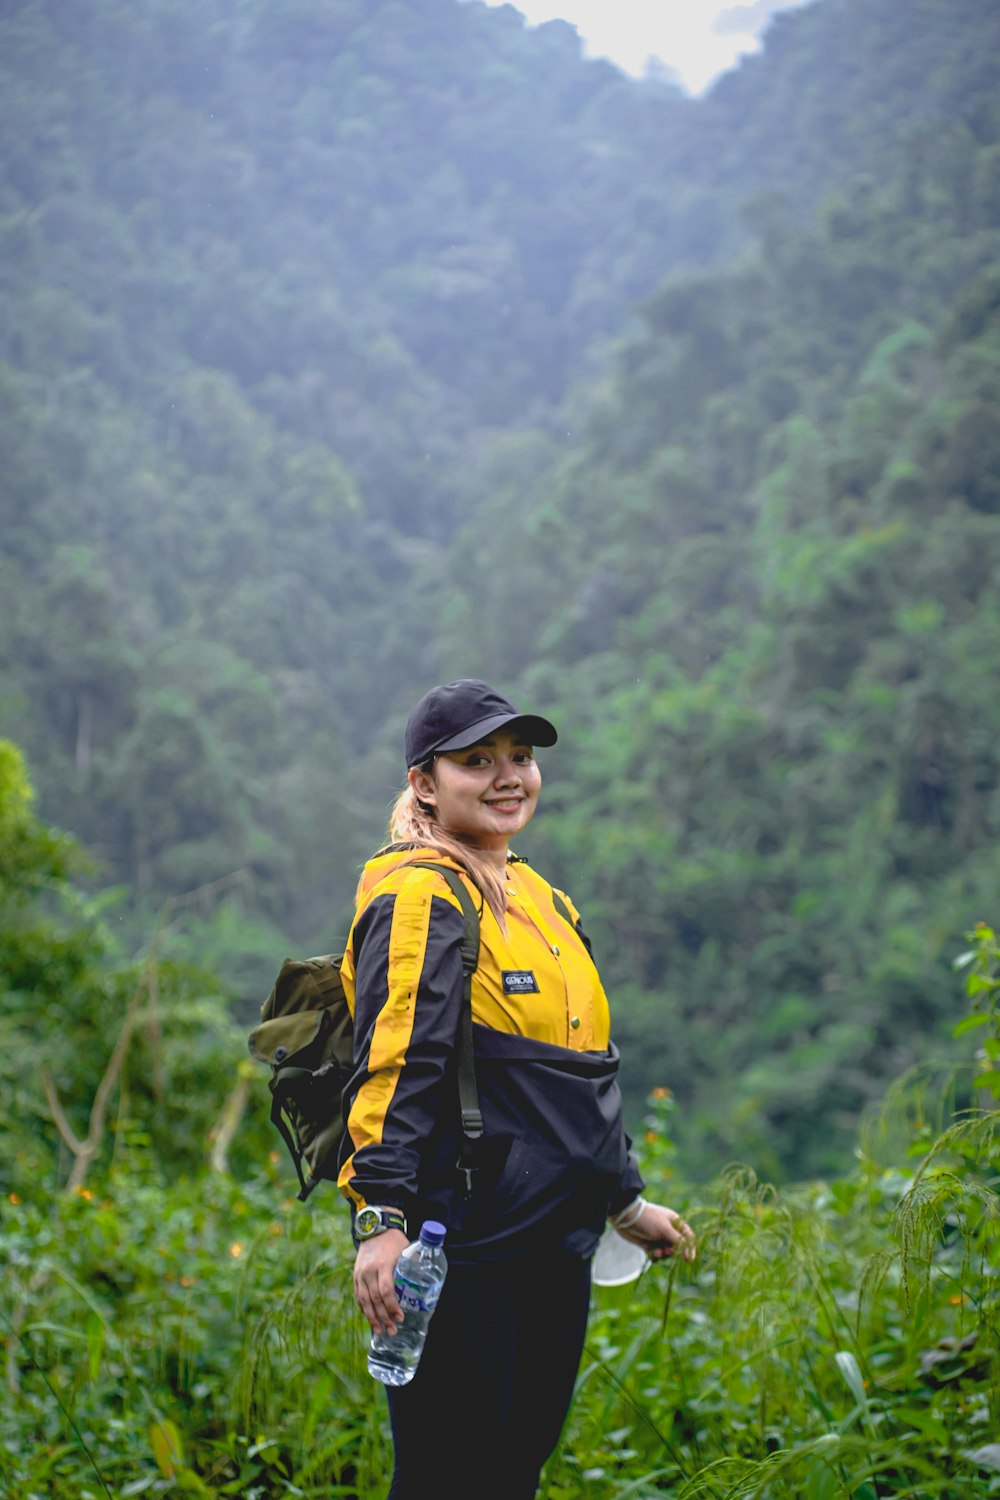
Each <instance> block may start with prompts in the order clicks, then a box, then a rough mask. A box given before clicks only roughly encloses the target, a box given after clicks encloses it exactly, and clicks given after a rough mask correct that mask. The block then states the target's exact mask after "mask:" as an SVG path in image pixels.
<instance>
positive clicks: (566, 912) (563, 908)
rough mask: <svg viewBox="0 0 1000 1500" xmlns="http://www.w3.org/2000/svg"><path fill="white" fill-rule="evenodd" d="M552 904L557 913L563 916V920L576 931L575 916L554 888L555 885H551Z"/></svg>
mask: <svg viewBox="0 0 1000 1500" xmlns="http://www.w3.org/2000/svg"><path fill="white" fill-rule="evenodd" d="M552 905H553V906H554V907H555V909H556V911H557V912H558V913H559V915H560V916H561V917H563V918H565V920H566V921H567V922H568V923H569V925H570V926H571V927H572V929H573V931H574V932H575V931H576V918H575V917H574V915H573V913H572V912H571V911H570V909H569V907H568V906H567V905H566V902H565V901H564V900H563V898H562V896H561V895H560V894H559V892H558V891H557V890H556V888H555V886H553V887H552Z"/></svg>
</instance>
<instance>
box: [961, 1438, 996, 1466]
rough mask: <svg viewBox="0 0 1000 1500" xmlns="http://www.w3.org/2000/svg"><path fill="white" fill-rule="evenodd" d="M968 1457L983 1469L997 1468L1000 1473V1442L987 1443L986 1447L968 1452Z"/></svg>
mask: <svg viewBox="0 0 1000 1500" xmlns="http://www.w3.org/2000/svg"><path fill="white" fill-rule="evenodd" d="M966 1457H967V1458H970V1459H971V1460H972V1462H973V1463H974V1464H978V1465H979V1467H980V1468H981V1469H996V1470H997V1472H998V1473H1000V1443H986V1444H985V1446H984V1447H982V1448H976V1449H975V1451H974V1452H972V1453H967V1454H966Z"/></svg>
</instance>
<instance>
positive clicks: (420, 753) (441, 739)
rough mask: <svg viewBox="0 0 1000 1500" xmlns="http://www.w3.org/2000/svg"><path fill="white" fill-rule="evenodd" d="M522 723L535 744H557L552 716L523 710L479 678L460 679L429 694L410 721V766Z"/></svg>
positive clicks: (407, 754)
mask: <svg viewBox="0 0 1000 1500" xmlns="http://www.w3.org/2000/svg"><path fill="white" fill-rule="evenodd" d="M515 720H516V721H517V723H518V724H519V725H520V727H521V730H522V731H523V734H524V738H525V742H526V743H527V744H529V745H554V744H555V742H556V739H557V738H558V736H557V735H556V731H555V728H554V726H553V725H552V724H550V723H549V721H548V719H542V718H540V717H539V716H538V714H523V713H521V711H520V709H517V708H515V707H514V705H513V703H511V701H510V699H509V698H505V697H504V695H503V693H498V692H497V690H496V688H491V687H490V685H489V684H488V683H486V682H480V681H479V680H478V678H475V677H460V678H459V679H458V681H457V682H446V683H444V684H443V685H442V686H440V687H433V688H431V690H430V692H429V693H425V694H424V696H423V697H422V698H421V700H420V702H419V703H418V704H417V706H416V708H415V709H414V710H413V712H412V713H411V715H410V717H409V719H408V720H407V721H406V764H407V767H410V766H419V765H420V764H421V762H422V761H425V760H428V759H429V758H430V757H431V756H432V755H440V754H442V753H443V752H444V751H446V750H464V749H465V747H466V746H467V745H475V744H478V742H479V741H480V740H484V739H486V738H487V737H488V736H489V735H491V734H493V732H494V731H495V730H497V729H502V728H503V727H504V725H505V724H512V723H514V722H515Z"/></svg>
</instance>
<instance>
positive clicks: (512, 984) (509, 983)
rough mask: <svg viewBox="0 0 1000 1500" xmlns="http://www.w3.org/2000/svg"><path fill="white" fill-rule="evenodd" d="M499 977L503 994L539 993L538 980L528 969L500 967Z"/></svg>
mask: <svg viewBox="0 0 1000 1500" xmlns="http://www.w3.org/2000/svg"><path fill="white" fill-rule="evenodd" d="M500 977H501V979H502V980H503V992H504V994H505V995H537V994H540V991H539V988H538V980H537V979H536V978H535V976H534V974H533V973H532V972H531V970H530V969H501V970H500Z"/></svg>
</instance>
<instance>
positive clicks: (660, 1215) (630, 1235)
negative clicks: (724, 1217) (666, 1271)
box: [615, 1202, 697, 1260]
mask: <svg viewBox="0 0 1000 1500" xmlns="http://www.w3.org/2000/svg"><path fill="white" fill-rule="evenodd" d="M624 1217H625V1221H626V1222H625V1225H624V1227H623V1226H622V1225H621V1224H616V1225H615V1228H616V1229H617V1230H618V1233H619V1234H620V1235H621V1237H622V1239H623V1240H629V1241H630V1242H631V1243H632V1244H633V1245H641V1246H642V1248H643V1250H645V1252H646V1254H647V1255H648V1256H649V1258H650V1260H665V1259H666V1257H667V1256H668V1255H679V1256H680V1257H681V1259H682V1260H694V1258H695V1256H696V1254H697V1249H696V1246H695V1238H694V1231H693V1230H692V1228H691V1225H690V1224H686V1223H685V1222H684V1220H683V1219H682V1218H681V1216H680V1214H678V1213H675V1212H674V1210H673V1209H672V1208H663V1207H661V1205H660V1204H659V1203H646V1202H643V1205H642V1208H641V1209H640V1211H639V1212H638V1213H637V1214H636V1216H635V1218H634V1219H631V1220H630V1219H629V1218H628V1211H627V1210H626V1212H625V1215H624Z"/></svg>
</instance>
